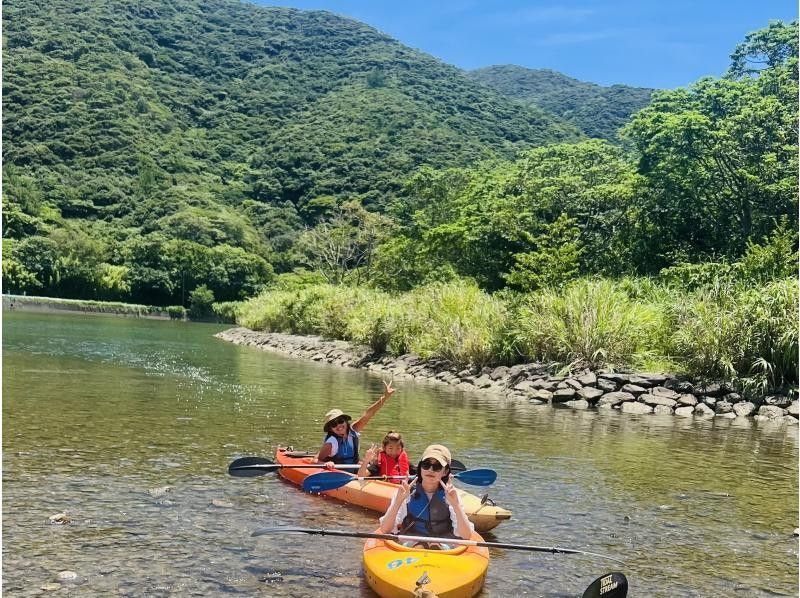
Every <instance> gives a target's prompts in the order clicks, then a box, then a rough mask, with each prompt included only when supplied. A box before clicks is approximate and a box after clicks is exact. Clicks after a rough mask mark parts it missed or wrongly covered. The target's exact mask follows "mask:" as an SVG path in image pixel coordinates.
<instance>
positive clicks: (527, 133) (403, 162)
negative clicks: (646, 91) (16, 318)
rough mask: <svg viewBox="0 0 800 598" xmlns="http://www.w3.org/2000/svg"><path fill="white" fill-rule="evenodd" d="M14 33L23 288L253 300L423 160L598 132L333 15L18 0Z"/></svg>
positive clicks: (7, 110) (217, 2)
mask: <svg viewBox="0 0 800 598" xmlns="http://www.w3.org/2000/svg"><path fill="white" fill-rule="evenodd" d="M3 28H4V58H5V60H4V63H3V69H4V71H3V78H4V88H3V102H4V111H3V125H4V126H3V141H4V143H3V152H4V154H3V161H4V166H5V168H4V183H5V184H4V195H3V202H4V231H3V235H4V239H7V240H11V241H12V243H10V245H9V246H8V247H7V248H6V249H7V251H6V255H7V256H8V257H10V258H14V259H12V260H10V261H9V263H8V265H7V266H6V267H5V269H4V280H5V281H6V288H9V289H11V290H19V291H27V292H32V293H37V292H38V293H47V294H55V295H59V296H67V297H94V298H103V297H104V298H119V299H125V298H128V299H132V300H136V301H141V302H151V303H161V304H163V303H180V302H181V301H185V299H186V297H187V291H191V290H192V289H194V288H195V287H197V286H198V285H200V284H206V285H207V286H208V287H209V288H210V289H211V290H212V291H213V292H214V293H215V297H216V298H217V299H232V298H237V297H242V296H246V295H249V294H251V293H252V292H254V291H255V290H256V289H257V288H260V286H261V285H262V284H263V283H264V282H266V281H268V280H269V279H270V277H271V272H272V271H273V270H274V269H277V270H278V271H280V270H284V269H289V268H291V267H293V266H295V265H297V264H298V260H297V258H296V256H295V255H294V253H293V249H292V247H293V244H294V240H295V237H296V235H297V233H298V232H299V231H300V230H302V228H303V226H304V225H313V224H315V223H316V222H317V221H318V219H319V218H320V217H321V216H325V215H326V214H327V213H328V212H329V211H330V210H331V208H333V207H335V206H336V205H337V203H341V202H343V201H346V200H356V201H357V203H359V204H360V205H364V206H367V207H369V208H371V209H373V210H375V209H377V210H381V209H382V208H383V206H385V205H387V204H388V203H389V202H390V201H391V200H392V199H393V198H396V197H397V196H398V194H399V193H400V192H401V190H402V184H403V181H404V179H405V178H406V177H407V176H408V175H409V174H410V173H412V172H414V171H415V170H416V169H417V168H418V167H420V166H422V165H429V166H433V167H450V166H465V165H468V164H471V163H473V162H474V161H476V160H483V159H495V158H502V157H506V158H508V157H512V156H513V155H515V153H516V152H517V151H518V150H520V149H524V148H528V147H532V146H537V145H542V144H546V143H551V142H556V141H567V140H575V139H578V138H579V137H580V133H579V132H578V131H577V129H576V128H574V127H573V126H572V125H569V124H567V123H565V122H563V121H560V120H559V119H558V117H554V116H552V115H548V114H546V113H545V112H544V111H542V110H540V109H536V108H531V109H528V108H525V107H523V106H520V105H519V104H516V103H514V102H512V101H509V100H508V99H506V98H503V97H501V96H500V95H499V94H497V93H495V92H493V91H491V90H488V89H487V88H485V87H483V86H481V85H478V84H476V83H474V82H472V81H470V80H469V79H468V78H467V77H466V76H465V75H464V74H463V73H462V72H461V71H460V70H458V69H456V68H454V67H451V66H448V65H446V64H443V63H441V62H439V61H437V60H435V59H433V58H432V57H430V56H428V55H425V54H423V53H420V52H417V51H414V50H411V49H409V48H407V47H405V46H403V45H402V44H400V43H398V42H397V41H395V40H393V39H391V38H389V37H387V36H385V35H383V34H381V33H379V32H377V31H376V30H375V29H373V28H371V27H368V26H367V25H364V24H362V23H358V22H356V21H353V20H349V19H344V18H340V17H337V16H334V15H332V14H329V13H324V12H306V11H297V10H290V9H283V8H262V7H257V6H254V5H250V4H244V3H239V2H235V1H232V0H213V1H199V0H176V1H174V2H160V1H158V0H142V1H139V2H136V3H130V2H123V1H118V0H99V1H97V2H91V3H81V2H78V3H76V2H70V1H68V0H55V1H52V2H48V3H46V4H43V3H41V2H37V1H33V0H11V1H10V2H6V3H5V4H4V10H3ZM4 266H5V264H4Z"/></svg>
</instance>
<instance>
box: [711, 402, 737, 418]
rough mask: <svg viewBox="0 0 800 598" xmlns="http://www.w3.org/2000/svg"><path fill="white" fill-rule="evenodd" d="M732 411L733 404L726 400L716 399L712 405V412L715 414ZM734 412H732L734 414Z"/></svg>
mask: <svg viewBox="0 0 800 598" xmlns="http://www.w3.org/2000/svg"><path fill="white" fill-rule="evenodd" d="M732 412H733V405H732V404H731V403H729V402H728V401H717V404H716V405H714V413H716V414H717V415H720V414H723V413H732ZM735 415H736V414H735V413H734V416H735Z"/></svg>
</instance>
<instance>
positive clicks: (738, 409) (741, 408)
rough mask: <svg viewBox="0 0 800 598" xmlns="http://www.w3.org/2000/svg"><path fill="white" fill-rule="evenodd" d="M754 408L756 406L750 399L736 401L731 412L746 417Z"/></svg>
mask: <svg viewBox="0 0 800 598" xmlns="http://www.w3.org/2000/svg"><path fill="white" fill-rule="evenodd" d="M755 410H756V406H755V405H754V404H753V403H751V402H750V401H742V402H741V403H736V404H735V405H734V406H733V412H734V413H735V414H736V415H737V416H738V417H747V416H748V415H751V414H752V413H753V411H755Z"/></svg>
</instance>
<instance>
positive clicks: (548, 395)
mask: <svg viewBox="0 0 800 598" xmlns="http://www.w3.org/2000/svg"><path fill="white" fill-rule="evenodd" d="M531 397H533V398H534V399H538V400H540V401H546V402H548V403H549V402H550V401H552V400H553V393H552V392H550V391H549V390H545V389H544V388H539V389H537V390H534V391H533V393H532V394H531Z"/></svg>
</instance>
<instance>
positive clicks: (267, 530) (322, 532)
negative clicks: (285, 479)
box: [251, 527, 625, 565]
mask: <svg viewBox="0 0 800 598" xmlns="http://www.w3.org/2000/svg"><path fill="white" fill-rule="evenodd" d="M277 533H289V534H292V533H297V534H313V535H318V536H339V537H347V538H375V539H377V540H392V541H394V542H426V543H433V542H436V543H441V544H456V545H458V546H482V547H484V548H504V549H507V550H526V551H529V552H550V553H552V554H585V555H588V556H595V557H598V558H601V559H608V560H611V561H616V562H618V563H622V564H623V565H624V564H625V563H624V562H623V561H621V560H619V559H615V558H614V557H610V556H606V555H604V554H598V553H596V552H588V551H586V550H576V549H574V548H560V547H558V546H531V545H528V544H506V543H502V542H479V541H478V540H464V539H462V538H431V537H428V536H407V535H403V534H379V533H374V532H350V531H346V530H334V529H309V528H303V527H264V528H261V529H257V530H256V531H254V532H253V533H252V534H251V536H263V535H264V534H277Z"/></svg>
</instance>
